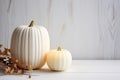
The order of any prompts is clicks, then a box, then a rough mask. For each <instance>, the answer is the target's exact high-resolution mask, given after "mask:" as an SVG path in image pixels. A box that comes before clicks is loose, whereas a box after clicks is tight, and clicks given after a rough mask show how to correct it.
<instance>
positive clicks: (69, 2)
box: [0, 0, 120, 59]
mask: <svg viewBox="0 0 120 80" xmlns="http://www.w3.org/2000/svg"><path fill="white" fill-rule="evenodd" d="M119 9H120V0H0V43H3V44H4V45H5V46H6V47H9V45H10V38H11V34H12V31H13V30H14V29H15V28H16V27H17V26H19V25H21V24H29V22H30V21H31V20H32V19H34V20H35V21H36V24H39V25H43V26H45V27H46V28H47V29H48V31H49V33H50V38H51V48H56V47H57V46H58V45H60V46H62V47H63V48H67V49H68V50H70V51H71V53H72V56H73V59H120V49H119V48H120V35H119V34H120V10H119Z"/></svg>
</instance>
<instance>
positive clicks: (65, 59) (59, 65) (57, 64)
mask: <svg viewBox="0 0 120 80" xmlns="http://www.w3.org/2000/svg"><path fill="white" fill-rule="evenodd" d="M71 62H72V56H71V53H70V52H69V51H68V50H65V49H61V48H60V47H58V49H57V50H51V51H49V52H47V64H48V67H49V68H50V69H51V70H54V71H63V70H66V69H67V68H69V67H70V65H71Z"/></svg>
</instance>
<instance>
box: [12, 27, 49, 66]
mask: <svg viewBox="0 0 120 80" xmlns="http://www.w3.org/2000/svg"><path fill="white" fill-rule="evenodd" d="M49 48H50V41H49V35H48V32H47V30H46V29H45V28H44V27H41V26H34V27H28V26H24V25H23V26H20V27H17V28H16V29H15V30H14V32H13V35H12V39H11V52H12V56H14V57H15V58H17V59H18V60H19V61H20V63H22V64H25V65H26V66H29V65H32V66H33V68H40V67H42V66H43V64H44V63H45V61H44V58H45V53H46V52H47V51H48V50H49Z"/></svg>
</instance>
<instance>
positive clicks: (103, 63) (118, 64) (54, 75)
mask: <svg viewBox="0 0 120 80" xmlns="http://www.w3.org/2000/svg"><path fill="white" fill-rule="evenodd" d="M27 74H28V73H25V75H4V74H3V73H0V80H120V60H73V63H72V66H71V68H69V69H68V70H67V71H64V72H52V71H50V70H49V69H48V68H47V66H46V65H45V66H44V67H43V69H42V70H40V71H33V72H32V73H31V75H32V78H30V79H29V78H28V75H27Z"/></svg>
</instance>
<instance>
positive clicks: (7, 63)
mask: <svg viewBox="0 0 120 80" xmlns="http://www.w3.org/2000/svg"><path fill="white" fill-rule="evenodd" d="M2 47H3V46H2V44H0V63H1V65H2V67H1V68H2V69H3V70H4V73H5V74H23V73H24V72H25V70H24V69H22V68H20V67H18V63H19V61H18V60H17V59H16V60H15V61H13V60H14V59H13V58H12V57H11V53H10V49H8V48H4V50H3V51H2V50H1V48H2Z"/></svg>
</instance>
